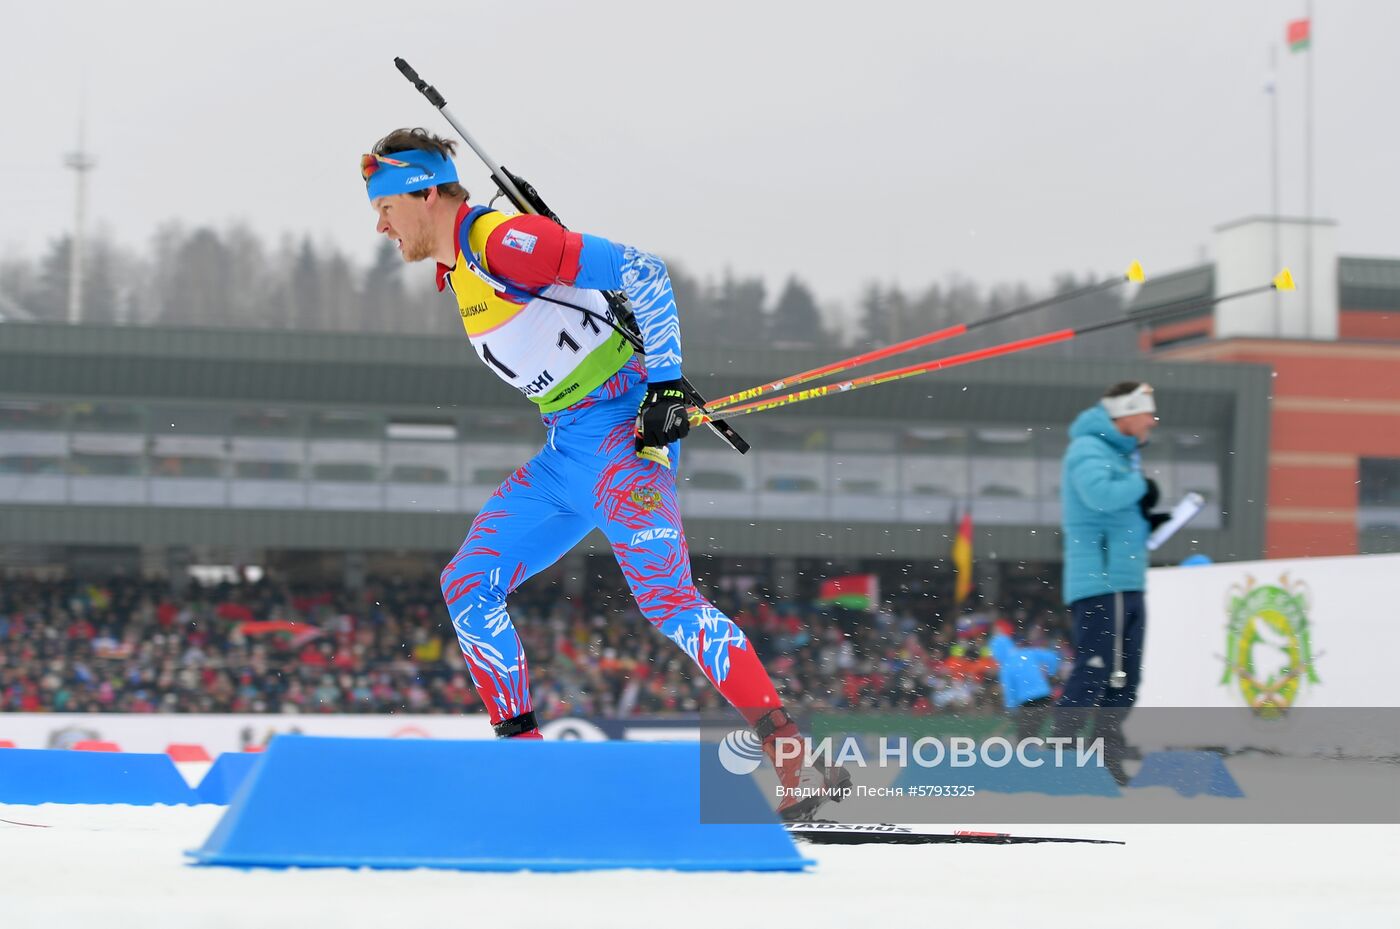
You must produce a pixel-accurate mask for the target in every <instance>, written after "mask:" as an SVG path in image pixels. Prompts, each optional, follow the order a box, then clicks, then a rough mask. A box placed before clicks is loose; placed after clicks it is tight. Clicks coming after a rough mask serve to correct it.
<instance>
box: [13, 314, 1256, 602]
mask: <svg viewBox="0 0 1400 929" xmlns="http://www.w3.org/2000/svg"><path fill="white" fill-rule="evenodd" d="M830 360H831V359H830V357H829V356H827V355H825V354H823V355H818V354H817V353H813V352H803V351H776V350H768V349H759V348H735V349H733V350H725V351H724V352H723V353H719V352H716V351H708V352H707V351H704V350H702V349H692V350H691V351H690V352H689V353H688V356H687V370H688V372H689V374H690V376H691V378H692V379H693V380H694V381H695V382H696V383H697V385H698V386H699V387H700V388H701V390H703V391H705V392H707V394H709V395H710V396H716V395H719V394H721V393H724V392H728V391H731V390H737V389H741V388H744V387H748V386H751V385H753V384H755V383H760V382H763V381H766V380H769V379H771V378H772V377H774V376H775V375H778V374H780V373H784V372H789V371H798V370H804V369H807V368H810V367H813V366H816V365H818V364H821V363H824V362H827V361H830ZM1270 374H1271V372H1270V370H1269V368H1268V367H1266V366H1265V365H1263V364H1259V363H1257V362H1256V360H1254V359H1248V360H1247V361H1246V362H1243V363H1220V364H1212V365H1200V364H1195V363H1186V362H1185V361H1176V360H1172V361H1157V360H1154V361H1151V362H1143V361H1141V360H1136V359H1123V360H1120V361H1097V360H1096V361H1092V362H1086V361H1084V360H1066V359H1056V358H1045V357H1036V355H1035V353H1028V354H1024V355H1020V356H1017V357H1014V358H1007V359H1000V360H997V361H992V362H987V363H982V364H977V365H971V366H968V367H964V368H958V369H956V370H949V371H945V372H940V373H936V374H931V375H926V376H923V377H920V378H914V379H910V380H907V381H903V382H900V383H894V384H889V385H885V386H882V387H880V388H878V389H872V390H868V391H861V392H856V393H852V394H849V395H837V396H833V397H830V398H827V399H823V400H820V401H816V402H811V403H805V404H798V405H795V406H793V407H791V408H789V409H784V410H781V411H773V412H768V413H763V414H760V415H756V416H752V417H746V418H743V419H739V420H735V425H736V427H740V428H741V431H742V432H743V433H744V434H745V435H746V437H747V438H748V439H749V440H750V441H751V442H752V444H753V451H751V452H750V453H749V454H748V455H745V456H740V455H738V454H736V453H735V452H733V451H731V450H729V449H728V448H726V447H724V446H723V445H721V444H720V442H719V441H718V440H717V439H715V438H714V437H713V436H711V435H709V434H708V433H707V432H706V431H704V430H697V432H696V433H694V434H693V435H692V437H691V439H689V440H687V442H686V443H685V449H684V452H683V455H682V462H681V465H682V474H683V477H684V482H685V483H684V490H683V507H684V512H685V515H686V517H687V525H688V529H689V534H690V539H691V549H692V552H693V553H694V554H695V555H696V556H697V559H698V560H700V562H701V564H700V570H701V574H702V576H703V577H706V578H712V577H715V576H720V575H729V576H737V575H744V576H749V577H751V578H753V579H754V582H755V583H756V584H758V585H761V586H764V587H766V588H767V589H768V590H771V591H773V592H776V593H780V594H784V595H789V596H810V595H811V594H813V593H814V591H815V585H816V584H817V582H818V581H819V580H820V579H821V578H822V577H827V576H831V575H833V574H840V573H845V572H850V571H852V570H861V571H874V572H878V573H880V574H881V576H882V581H883V583H884V585H885V586H884V589H885V590H887V591H892V592H894V591H899V590H905V591H908V590H914V589H922V590H923V591H925V593H928V594H929V595H932V596H942V595H943V594H942V592H945V591H947V590H949V589H951V583H952V582H951V567H950V566H949V563H948V554H949V538H950V536H951V535H952V534H953V530H952V524H953V520H954V516H955V512H956V511H957V510H958V509H959V507H961V506H963V505H970V507H971V512H972V516H973V520H974V524H975V527H976V542H975V554H976V558H977V565H978V567H977V571H978V585H979V588H980V590H981V593H982V594H983V595H984V596H986V597H988V598H989V599H995V598H998V597H1007V596H1017V595H1018V591H1019V590H1022V589H1026V588H1035V589H1036V590H1038V591H1040V592H1041V594H1042V595H1043V596H1053V595H1054V594H1055V592H1056V590H1057V588H1058V583H1059V565H1058V562H1059V559H1060V546H1059V540H1058V528H1057V522H1058V516H1059V503H1058V495H1059V457H1060V455H1061V453H1062V452H1063V449H1064V446H1065V443H1066V427H1067V424H1068V423H1069V421H1070V420H1071V419H1072V418H1073V416H1074V415H1075V414H1076V413H1077V412H1079V411H1080V410H1081V409H1083V408H1084V407H1086V406H1088V405H1089V404H1091V403H1093V402H1094V400H1095V399H1096V398H1097V397H1098V396H1099V395H1100V394H1101V393H1102V391H1103V389H1104V388H1105V386H1107V385H1108V384H1110V383H1113V382H1116V381H1120V380H1127V379H1145V380H1148V381H1150V382H1151V383H1153V384H1154V385H1155V386H1156V387H1157V389H1158V392H1159V397H1160V405H1161V409H1162V415H1163V419H1164V426H1163V428H1161V429H1160V430H1158V433H1157V434H1156V436H1155V437H1154V441H1153V443H1152V445H1151V446H1150V448H1149V449H1148V451H1147V452H1146V454H1145V457H1144V460H1145V464H1146V466H1147V468H1148V470H1149V471H1150V473H1152V474H1153V475H1154V476H1155V477H1156V479H1157V480H1158V481H1159V482H1160V484H1161V485H1162V488H1163V492H1164V495H1165V498H1166V499H1174V498H1175V497H1177V496H1179V495H1180V494H1182V493H1183V492H1185V491H1189V490H1196V491H1199V492H1201V493H1203V494H1204V495H1205V497H1206V499H1207V501H1208V504H1207V508H1206V510H1205V512H1204V513H1202V515H1201V516H1200V517H1199V518H1198V519H1197V521H1196V522H1195V523H1193V524H1192V526H1191V530H1190V531H1189V532H1185V533H1182V534H1181V535H1180V536H1179V537H1178V538H1177V539H1174V540H1173V541H1172V542H1171V543H1170V544H1169V545H1168V546H1167V547H1166V548H1165V549H1163V550H1162V551H1161V552H1159V553H1158V555H1159V556H1160V559H1161V560H1162V561H1163V562H1165V563H1172V562H1175V561H1177V560H1179V559H1180V558H1181V557H1183V556H1184V555H1185V554H1187V553H1189V552H1191V551H1200V552H1204V553H1206V554H1208V555H1210V556H1211V557H1212V558H1214V559H1216V560H1225V559H1248V558H1257V557H1259V556H1260V555H1261V554H1263V552H1264V551H1265V525H1266V523H1265V513H1264V506H1263V502H1264V499H1265V497H1264V493H1265V489H1266V478H1267V475H1268V469H1269V468H1270V466H1271V461H1270V459H1269V457H1268V451H1267V450H1268V449H1269V447H1270V415H1269V392H1270V388H1271V377H1270ZM0 398H3V399H2V400H0V563H3V565H4V566H5V568H4V569H8V570H16V569H17V570H23V571H25V572H28V573H31V574H32V573H34V572H45V571H47V572H54V573H69V574H71V573H78V574H93V575H100V574H103V573H110V572H112V571H114V570H119V571H124V572H131V573H136V572H140V573H145V574H152V575H169V576H171V577H172V578H174V577H177V576H181V575H184V574H187V573H188V572H187V571H186V570H185V569H186V568H188V567H189V566H233V565H255V566H258V567H261V568H263V569H265V570H268V571H272V572H277V573H278V574H279V575H281V576H286V577H289V578H297V577H305V578H317V579H320V580H333V581H336V582H340V581H341V580H344V581H345V582H348V583H350V584H352V585H353V584H355V583H356V582H357V580H358V579H360V578H363V577H364V576H366V575H367V574H382V573H408V574H413V573H422V572H428V571H432V572H434V573H436V571H437V570H438V569H439V568H440V566H441V565H442V564H443V563H444V562H445V560H446V559H447V557H448V556H449V555H450V554H451V552H452V551H453V550H455V548H456V546H457V545H458V544H459V542H460V540H461V538H462V536H463V535H464V534H465V532H466V529H467V526H468V523H469V521H470V518H471V515H472V514H473V513H475V512H476V510H477V509H478V507H479V506H481V504H482V503H483V502H484V501H485V500H486V498H487V497H488V495H489V494H490V493H491V492H492V490H493V489H494V488H495V487H496V485H497V483H498V482H499V481H500V480H501V479H502V478H503V477H504V476H505V475H506V474H508V473H509V472H510V471H511V470H512V469H514V468H515V467H517V466H518V465H519V464H521V463H523V462H524V461H525V460H526V459H527V458H528V457H529V456H530V455H532V454H533V453H534V452H535V451H536V450H537V449H538V448H539V446H540V443H541V442H542V440H543V432H542V429H541V427H540V426H539V424H538V420H537V418H536V417H535V416H534V414H533V413H532V410H531V409H530V407H529V405H528V404H526V403H524V402H522V401H521V399H520V398H519V397H518V396H516V395H515V394H514V393H513V392H512V391H510V390H509V388H507V387H506V386H505V385H503V384H501V383H500V382H499V381H498V380H497V379H496V378H495V377H494V376H492V374H491V373H490V372H489V371H487V370H485V369H483V368H482V367H481V366H480V365H479V364H478V363H477V361H476V359H475V358H473V357H472V355H471V352H470V350H469V348H468V346H467V343H466V341H465V340H462V339H455V338H450V339H433V338H420V337H392V336H383V335H344V334H329V333H308V332H275V331H228V330H214V329H205V330H199V329H170V328H129V327H98V326H83V327H70V326H64V325H50V324H39V323H7V324H4V325H0ZM1275 428H1277V427H1275ZM1273 466H1274V467H1277V465H1276V463H1275V464H1274V465H1273ZM1270 525H1271V526H1272V525H1273V524H1272V523H1270ZM590 557H593V558H595V559H597V562H596V566H590V565H589V564H587V563H585V559H587V558H590ZM605 565H606V567H604V566H605ZM590 567H593V573H601V572H603V571H605V570H612V566H611V558H607V557H606V542H605V541H604V540H603V539H602V537H601V535H598V534H596V533H595V534H594V535H593V536H592V537H590V538H589V539H588V540H587V541H586V542H585V543H584V545H582V546H580V547H579V548H578V549H576V550H575V552H573V553H572V554H571V555H569V556H568V557H566V559H565V560H564V562H562V563H561V565H560V566H559V568H558V569H557V571H556V572H555V574H554V575H553V577H554V579H555V580H558V581H559V582H560V583H561V584H563V585H564V587H565V589H566V590H567V589H568V588H569V586H570V585H578V584H583V583H586V581H587V578H588V577H590V576H592V575H591V574H590V571H589V570H588V569H589V568H590Z"/></svg>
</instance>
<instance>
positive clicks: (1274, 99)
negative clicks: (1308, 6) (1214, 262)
mask: <svg viewBox="0 0 1400 929" xmlns="http://www.w3.org/2000/svg"><path fill="white" fill-rule="evenodd" d="M1268 187H1270V190H1268V211H1270V215H1273V217H1274V218H1273V222H1271V224H1270V225H1271V227H1273V245H1274V260H1273V267H1280V263H1278V43H1277V42H1274V43H1271V45H1270V46H1268ZM1281 334H1284V330H1282V322H1281V320H1280V319H1278V292H1277V291H1275V292H1274V336H1281Z"/></svg>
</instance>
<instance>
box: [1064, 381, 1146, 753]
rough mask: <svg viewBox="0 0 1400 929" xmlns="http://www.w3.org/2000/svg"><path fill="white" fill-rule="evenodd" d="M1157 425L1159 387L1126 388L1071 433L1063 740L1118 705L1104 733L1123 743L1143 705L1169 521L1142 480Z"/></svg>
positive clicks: (1118, 388) (1103, 720) (1118, 387)
mask: <svg viewBox="0 0 1400 929" xmlns="http://www.w3.org/2000/svg"><path fill="white" fill-rule="evenodd" d="M1156 426H1157V403H1156V398H1155V397H1154V395H1153V391H1152V387H1151V385H1149V384H1144V383H1141V382H1138V381H1125V382H1123V383H1121V384H1115V385H1114V386H1113V387H1110V388H1109V389H1108V391H1107V392H1106V393H1105V394H1104V396H1103V398H1102V399H1100V400H1099V402H1098V403H1096V404H1094V405H1093V406H1091V407H1090V408H1089V409H1087V410H1085V411H1084V412H1082V413H1080V414H1079V416H1078V417H1076V418H1075V420H1074V422H1073V423H1072V424H1071V425H1070V427H1069V435H1070V443H1069V447H1068V448H1067V449H1066V450H1065V456H1064V460H1063V464H1062V469H1061V474H1060V502H1061V508H1062V509H1061V523H1062V527H1061V528H1062V530H1063V538H1064V546H1065V573H1064V598H1065V602H1066V603H1067V604H1068V605H1069V607H1070V611H1071V612H1072V613H1073V621H1072V622H1071V625H1070V633H1071V636H1072V638H1073V642H1074V670H1073V671H1071V672H1070V676H1069V679H1068V680H1067V681H1066V682H1065V689H1064V693H1062V694H1061V695H1060V699H1059V701H1058V702H1057V704H1056V706H1057V707H1059V708H1061V709H1062V710H1069V711H1070V712H1059V713H1057V714H1056V720H1055V730H1056V735H1070V734H1073V733H1074V732H1077V731H1079V729H1080V727H1081V726H1082V725H1083V723H1084V721H1085V720H1084V714H1083V711H1085V710H1087V709H1089V708H1109V709H1112V710H1117V711H1118V712H1116V713H1109V714H1105V715H1104V716H1101V717H1100V724H1099V726H1098V728H1097V730H1096V732H1097V734H1099V735H1103V736H1104V737H1105V738H1106V740H1107V741H1108V742H1109V743H1114V742H1119V743H1121V732H1120V731H1119V727H1121V725H1122V720H1123V717H1124V715H1126V711H1127V709H1128V708H1129V707H1131V706H1132V705H1133V703H1134V702H1135V701H1136V700H1137V687H1138V671H1139V668H1140V667H1141V664H1142V644H1143V632H1144V627H1145V623H1146V609H1145V606H1144V602H1143V592H1144V590H1145V589H1146V587H1147V561H1148V555H1147V537H1148V535H1149V533H1150V532H1151V531H1152V529H1153V528H1155V527H1156V526H1157V525H1158V524H1160V523H1161V522H1163V521H1165V520H1166V519H1167V518H1168V517H1167V516H1166V514H1157V513H1153V512H1152V508H1153V507H1154V506H1156V505H1157V498H1158V490H1157V484H1156V482H1154V481H1153V480H1152V479H1151V478H1148V477H1146V476H1145V475H1143V473H1142V462H1141V457H1140V449H1141V447H1142V446H1143V445H1144V444H1146V442H1147V439H1148V436H1150V435H1151V433H1152V430H1153V429H1155V428H1156ZM1111 749H1112V745H1111V744H1110V753H1111Z"/></svg>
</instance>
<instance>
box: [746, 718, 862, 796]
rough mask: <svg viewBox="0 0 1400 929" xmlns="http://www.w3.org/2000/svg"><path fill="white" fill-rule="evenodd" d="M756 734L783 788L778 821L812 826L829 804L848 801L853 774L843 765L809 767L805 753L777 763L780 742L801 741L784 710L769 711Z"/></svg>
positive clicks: (795, 724)
mask: <svg viewBox="0 0 1400 929" xmlns="http://www.w3.org/2000/svg"><path fill="white" fill-rule="evenodd" d="M754 731H755V732H756V733H757V734H758V737H759V739H760V740H761V741H762V743H763V753H764V754H765V755H767V756H768V760H769V761H770V762H772V763H773V769H774V771H776V772H777V774H778V783H779V784H781V785H782V787H783V797H782V800H781V801H779V803H778V817H779V818H780V819H781V820H782V821H783V822H786V823H796V822H809V821H811V819H812V817H813V816H815V815H816V812H817V810H818V809H819V808H820V807H821V806H822V805H823V804H825V803H826V802H827V801H834V802H836V803H840V802H841V801H842V800H843V799H845V797H846V794H847V793H848V792H849V791H850V788H851V773H850V772H849V771H847V770H846V769H845V768H843V767H841V766H840V765H831V766H830V767H828V766H827V765H825V764H823V763H822V762H821V761H820V760H814V761H813V762H812V763H811V764H807V763H806V760H807V759H806V757H805V756H806V751H805V749H804V751H802V752H799V753H798V754H797V756H796V757H788V758H784V759H783V760H782V761H781V762H780V761H779V760H778V752H777V748H778V740H779V739H801V738H802V733H801V732H800V731H798V728H797V723H795V722H793V720H792V717H791V716H789V715H788V714H787V711H786V710H784V709H782V708H781V707H780V708H778V709H776V710H770V711H769V712H768V713H766V714H764V715H763V716H762V717H760V718H759V720H758V722H757V723H756V724H755V725H754ZM785 754H790V753H785Z"/></svg>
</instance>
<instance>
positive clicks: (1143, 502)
mask: <svg viewBox="0 0 1400 929" xmlns="http://www.w3.org/2000/svg"><path fill="white" fill-rule="evenodd" d="M1161 497H1162V491H1161V488H1159V487H1158V486H1157V482H1156V481H1154V480H1153V479H1152V478H1150V477H1149V478H1148V479H1147V491H1146V492H1145V493H1143V495H1142V498H1141V499H1140V500H1138V509H1139V510H1141V511H1142V518H1143V519H1145V520H1147V524H1148V526H1149V527H1150V528H1151V529H1152V530H1153V531H1155V530H1156V528H1157V527H1158V526H1160V525H1162V523H1164V522H1166V521H1167V520H1169V519H1171V514H1170V513H1154V512H1152V508H1153V507H1154V506H1156V505H1157V501H1158V500H1160V499H1161Z"/></svg>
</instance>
